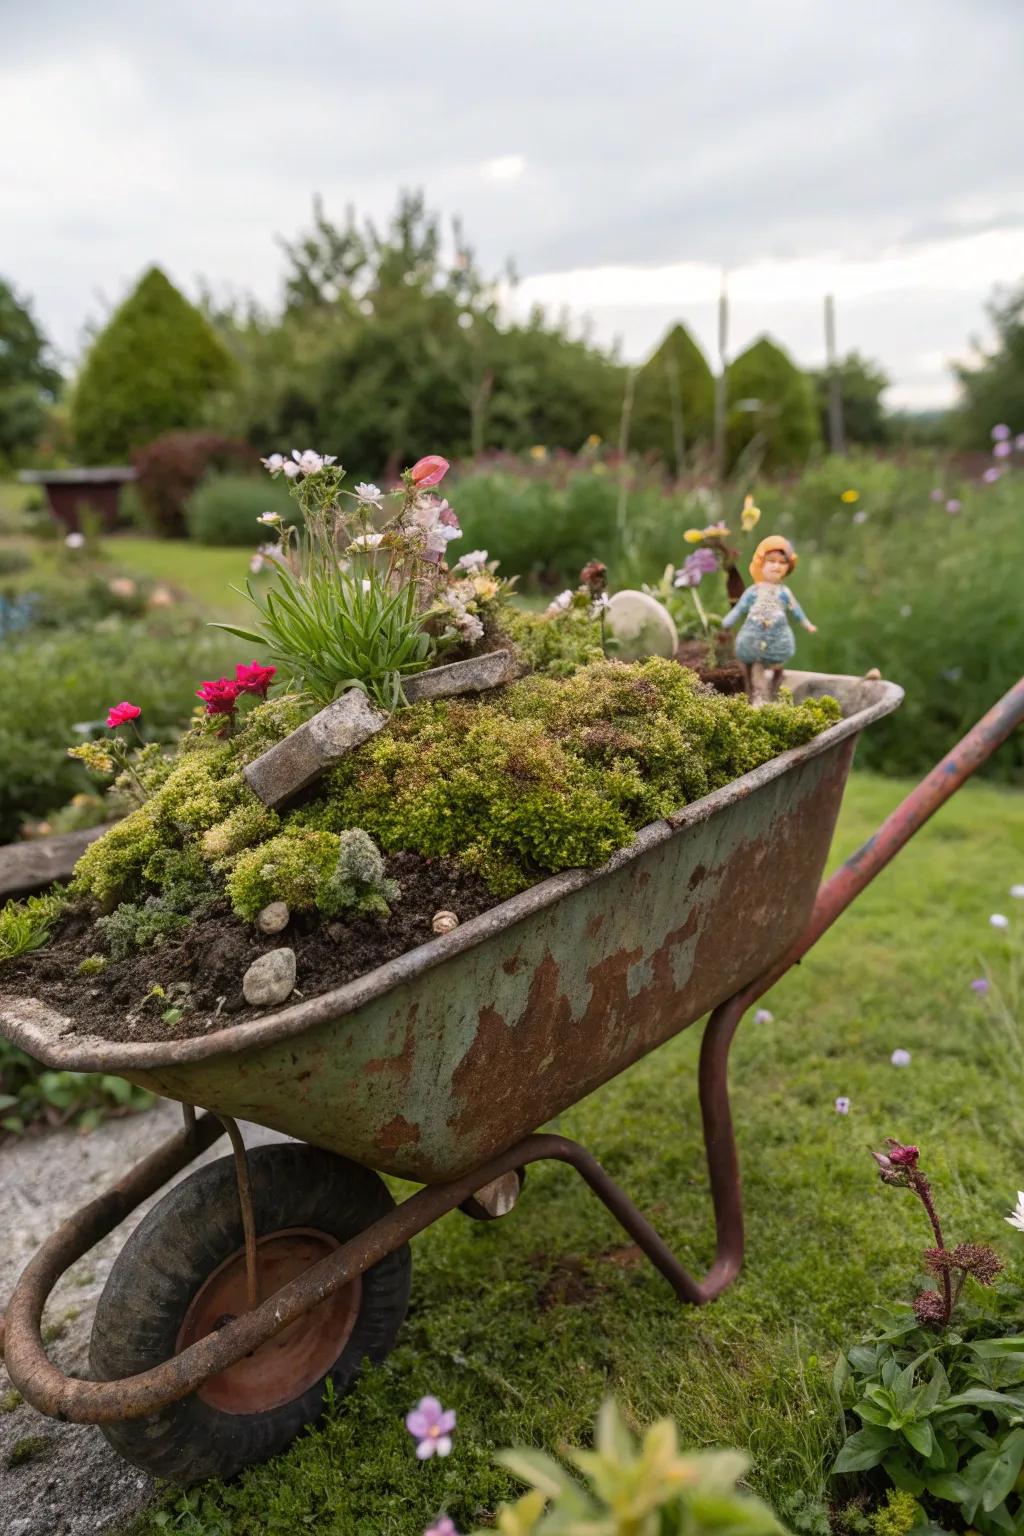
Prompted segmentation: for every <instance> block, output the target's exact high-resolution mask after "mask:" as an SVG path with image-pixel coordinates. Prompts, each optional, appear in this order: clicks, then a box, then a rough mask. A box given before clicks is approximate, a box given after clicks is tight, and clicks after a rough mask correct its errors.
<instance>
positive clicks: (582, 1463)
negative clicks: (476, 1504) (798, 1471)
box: [476, 1399, 784, 1536]
mask: <svg viewBox="0 0 1024 1536" xmlns="http://www.w3.org/2000/svg"><path fill="white" fill-rule="evenodd" d="M565 1455H566V1458H567V1460H569V1461H570V1462H572V1463H573V1465H574V1466H575V1467H577V1468H578V1469H579V1471H580V1472H582V1474H583V1478H582V1480H580V1479H579V1478H577V1477H575V1476H573V1474H572V1473H570V1472H569V1471H568V1470H567V1469H566V1468H565V1467H564V1466H563V1465H562V1464H561V1463H560V1462H558V1461H556V1460H555V1459H554V1457H553V1456H549V1455H547V1454H546V1453H545V1452H544V1451H538V1450H534V1449H532V1448H529V1447H526V1448H522V1449H517V1450H512V1451H503V1452H502V1453H501V1454H500V1455H499V1457H498V1460H499V1461H500V1462H501V1463H502V1465H503V1466H505V1467H507V1468H508V1469H509V1471H510V1472H513V1473H514V1474H515V1476H516V1477H518V1478H520V1479H521V1480H522V1481H523V1482H524V1483H528V1484H529V1485H530V1487H531V1490H532V1491H531V1492H530V1493H527V1494H525V1495H524V1496H523V1497H522V1498H521V1499H519V1500H517V1501H516V1503H515V1504H505V1505H503V1506H502V1508H501V1510H500V1511H499V1513H498V1529H499V1531H501V1532H502V1536H712V1533H720V1536H729V1533H732V1536H740V1533H743V1536H776V1533H781V1532H783V1530H784V1527H783V1526H781V1525H780V1524H779V1522H778V1520H777V1519H776V1518H775V1516H774V1515H773V1514H772V1512H771V1510H770V1509H769V1508H768V1506H767V1505H766V1504H763V1503H762V1502H761V1500H760V1499H757V1498H754V1497H753V1496H752V1495H750V1494H746V1493H743V1492H741V1491H740V1490H739V1488H738V1487H737V1484H738V1482H739V1479H740V1478H741V1477H742V1476H743V1473H744V1472H745V1471H746V1468H747V1465H748V1459H747V1457H746V1456H744V1455H743V1454H742V1453H741V1452H738V1451H691V1452H681V1451H680V1450H679V1447H678V1443H677V1438H676V1427H675V1425H674V1424H673V1423H672V1421H671V1419H660V1420H659V1421H658V1422H657V1423H656V1424H652V1425H651V1426H650V1428H649V1429H648V1430H647V1431H646V1433H645V1434H644V1436H643V1439H642V1440H641V1441H639V1442H638V1440H637V1438H636V1436H635V1435H634V1434H633V1433H632V1432H631V1431H630V1430H629V1429H628V1427H627V1426H626V1424H625V1423H624V1421H623V1419H622V1416H621V1414H620V1412H619V1410H618V1408H617V1407H616V1405H615V1403H614V1402H613V1401H612V1400H611V1399H607V1400H606V1401H605V1402H604V1403H603V1404H602V1406H601V1411H600V1414H599V1416H598V1421H597V1433H596V1436H595V1445H594V1449H593V1450H592V1451H586V1450H575V1449H567V1450H566V1452H565ZM476 1536H484V1533H483V1532H477V1533H476Z"/></svg>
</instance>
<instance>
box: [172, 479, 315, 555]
mask: <svg viewBox="0 0 1024 1536" xmlns="http://www.w3.org/2000/svg"><path fill="white" fill-rule="evenodd" d="M261 512H280V513H281V515H282V516H283V517H288V518H291V519H292V520H293V521H294V519H295V518H296V517H297V516H298V507H297V506H296V503H295V502H294V501H293V500H292V497H291V496H290V494H289V491H288V482H287V481H286V480H281V479H278V480H271V478H270V476H269V475H262V476H256V475H209V476H207V478H206V479H205V480H203V481H202V482H201V483H200V485H199V486H198V487H197V489H196V490H195V491H193V492H192V495H191V496H190V497H189V499H188V501H187V502H186V503H185V525H186V527H187V528H188V532H189V536H190V538H193V539H195V540H196V541H197V543H199V544H237V545H241V546H243V547H247V548H249V549H255V548H256V545H257V544H262V543H266V542H267V540H268V539H270V537H271V535H270V534H269V532H268V530H267V529H265V528H261V527H260V524H259V522H258V521H257V519H258V518H259V515H260V513H261Z"/></svg>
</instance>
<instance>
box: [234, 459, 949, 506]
mask: <svg viewBox="0 0 1024 1536" xmlns="http://www.w3.org/2000/svg"><path fill="white" fill-rule="evenodd" d="M263 462H264V463H266V460H264V461H263ZM928 494H929V495H930V496H931V498H932V501H941V500H942V498H943V496H945V494H946V493H945V491H943V490H940V488H939V487H938V486H935V487H934V489H933V490H931V491H930V492H929V493H928Z"/></svg>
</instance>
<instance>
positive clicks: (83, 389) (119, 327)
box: [71, 267, 231, 464]
mask: <svg viewBox="0 0 1024 1536" xmlns="http://www.w3.org/2000/svg"><path fill="white" fill-rule="evenodd" d="M230 375H231V358H230V355H229V353H228V352H227V350H226V349H225V347H224V345H223V343H222V342H221V341H220V340H219V338H218V337H217V335H216V334H215V332H214V331H213V329H212V328H211V326H210V324H209V323H208V321H207V320H206V319H205V317H204V316H203V315H202V314H200V312H199V310H198V309H196V308H195V307H194V306H193V305H191V304H190V303H189V302H188V300H187V299H186V298H185V297H184V295H183V294H181V293H179V292H178V290H177V288H175V287H174V285H173V284H172V283H170V282H168V280H167V278H166V277H165V276H164V274H163V273H162V272H161V271H160V269H159V268H158V267H151V268H150V269H149V271H148V272H146V274H145V275H144V276H143V278H142V279H141V281H140V282H139V284H138V286H137V287H136V289H135V291H134V292H133V293H132V294H131V295H130V296H129V297H128V298H127V299H126V300H125V301H124V303H123V304H122V305H121V306H120V308H119V309H117V310H116V311H115V313H114V315H113V317H112V318H111V320H110V322H109V323H108V324H107V325H106V326H105V328H104V329H103V330H102V331H101V332H100V334H99V335H98V336H97V337H96V340H95V341H94V342H93V344H92V346H91V347H90V349H89V351H88V353H87V355H86V358H85V362H84V363H83V365H82V370H81V373H80V374H79V376H78V380H77V382H76V384H75V389H74V394H73V396H72V401H71V425H72V431H73V433H74V438H75V445H76V447H77V450H78V452H79V454H80V455H81V458H82V460H83V462H85V463H87V464H101V463H112V462H114V463H116V462H119V461H121V460H124V459H126V458H127V457H128V456H129V455H130V454H131V453H132V452H133V450H135V449H136V448H141V447H143V446H144V445H145V444H146V443H148V442H150V441H151V440H152V439H153V438H155V437H158V436H159V435H160V434H161V433H163V432H167V431H170V430H171V429H173V428H175V427H195V426H197V425H199V424H200V423H201V422H202V421H203V418H204V414H205V412H206V410H207V407H208V405H209V403H210V402H211V400H212V399H213V397H214V396H215V395H216V393H217V391H218V390H220V389H222V388H224V386H225V385H226V384H227V383H228V380H229V378H230Z"/></svg>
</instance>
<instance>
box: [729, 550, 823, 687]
mask: <svg viewBox="0 0 1024 1536" xmlns="http://www.w3.org/2000/svg"><path fill="white" fill-rule="evenodd" d="M796 561H797V557H796V554H795V553H794V550H793V546H792V544H790V542H789V540H788V539H784V538H782V536H781V535H779V534H773V535H771V536H770V537H768V538H767V539H762V540H761V542H760V544H759V545H758V546H757V548H756V549H755V551H754V558H753V559H752V560H751V562H750V574H751V576H753V578H754V585H753V586H752V587H748V588H747V590H746V591H745V592H744V594H743V596H742V597H741V598H740V600H739V602H738V603H737V604H736V606H735V607H734V608H732V609H730V611H729V612H728V613H727V614H726V616H725V618H724V619H723V620H722V628H723V629H730V628H731V627H732V625H733V624H735V623H736V621H737V620H738V619H743V621H744V623H743V627H742V628H741V630H740V632H739V634H738V635H737V636H736V659H737V661H738V662H739V663H740V665H741V666H742V668H743V677H744V682H745V684H746V690H747V697H748V698H749V699H750V702H751V704H753V705H754V706H755V707H758V706H760V705H761V704H768V703H770V702H771V700H772V699H774V697H775V695H776V694H777V693H778V691H779V683H780V682H781V681H782V669H783V667H784V666H785V665H786V662H787V661H789V659H790V657H791V656H792V654H793V652H794V651H795V649H796V642H795V641H794V639H793V631H792V630H791V629H790V627H789V615H790V614H792V615H793V617H794V618H795V619H796V620H797V621H798V622H799V623H801V624H802V625H803V626H804V629H806V631H807V633H808V634H809V635H813V634H815V633H816V628H815V625H813V624H812V623H811V621H810V619H809V618H808V617H807V615H806V614H805V613H804V611H803V609H802V608H801V607H800V604H799V603H798V602H797V600H796V598H795V597H794V596H793V594H792V592H791V591H790V590H789V588H788V587H787V586H786V585H785V580H786V577H787V576H788V575H789V573H790V571H791V570H792V569H793V567H794V566H795V565H796Z"/></svg>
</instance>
